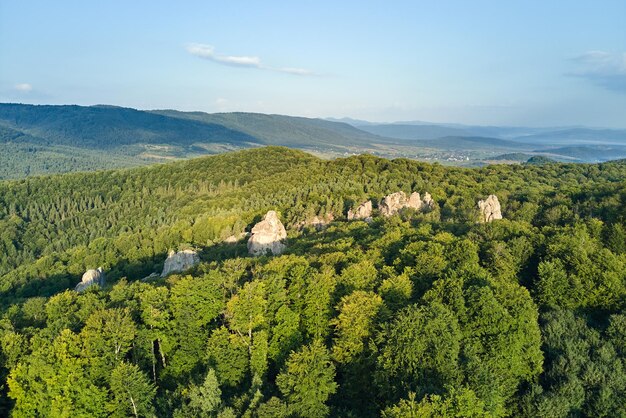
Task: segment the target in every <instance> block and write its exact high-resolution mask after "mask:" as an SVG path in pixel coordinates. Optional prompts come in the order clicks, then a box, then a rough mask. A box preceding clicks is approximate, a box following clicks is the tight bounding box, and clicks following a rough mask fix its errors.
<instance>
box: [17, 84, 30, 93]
mask: <svg viewBox="0 0 626 418" xmlns="http://www.w3.org/2000/svg"><path fill="white" fill-rule="evenodd" d="M13 88H14V89H15V90H17V91H21V92H23V93H28V92H29V91H32V90H33V86H32V85H30V84H28V83H19V84H16V85H15V86H13Z"/></svg>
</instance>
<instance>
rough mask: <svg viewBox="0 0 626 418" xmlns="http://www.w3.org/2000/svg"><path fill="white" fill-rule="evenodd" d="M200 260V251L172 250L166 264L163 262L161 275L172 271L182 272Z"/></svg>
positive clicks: (163, 275)
mask: <svg viewBox="0 0 626 418" xmlns="http://www.w3.org/2000/svg"><path fill="white" fill-rule="evenodd" d="M199 262H200V257H198V253H197V252H195V251H194V250H183V251H179V252H177V253H175V252H174V251H173V250H170V252H169V254H168V255H167V259H166V260H165V264H163V272H162V273H161V277H165V276H167V275H168V274H171V273H180V272H183V271H185V270H189V269H190V268H192V267H193V266H195V265H196V264H198V263H199Z"/></svg>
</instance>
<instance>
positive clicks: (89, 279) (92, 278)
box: [74, 267, 106, 292]
mask: <svg viewBox="0 0 626 418" xmlns="http://www.w3.org/2000/svg"><path fill="white" fill-rule="evenodd" d="M105 280H106V277H105V275H104V271H103V270H102V267H98V268H97V269H90V270H87V271H86V272H85V274H83V278H82V280H81V282H80V283H78V284H77V285H76V287H75V288H74V290H76V291H77V292H82V291H83V290H85V289H87V288H88V287H91V286H100V287H102V286H104V283H105Z"/></svg>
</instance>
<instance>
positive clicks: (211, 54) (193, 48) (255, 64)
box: [185, 44, 315, 76]
mask: <svg viewBox="0 0 626 418" xmlns="http://www.w3.org/2000/svg"><path fill="white" fill-rule="evenodd" d="M185 49H186V50H187V52H189V53H190V54H191V55H194V56H196V57H199V58H202V59H206V60H209V61H213V62H215V63H218V64H222V65H229V66H233V67H245V68H257V69H259V70H268V71H274V72H279V73H285V74H293V75H300V76H310V75H315V73H314V72H313V71H311V70H307V69H305V68H293V67H269V66H267V65H264V64H263V63H262V62H261V58H259V57H254V56H245V55H239V56H237V55H220V54H217V53H216V52H215V48H214V47H213V46H211V45H205V44H189V45H187V47H186V48H185Z"/></svg>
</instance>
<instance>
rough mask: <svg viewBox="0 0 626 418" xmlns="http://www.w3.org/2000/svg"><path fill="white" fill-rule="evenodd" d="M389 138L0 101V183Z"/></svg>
mask: <svg viewBox="0 0 626 418" xmlns="http://www.w3.org/2000/svg"><path fill="white" fill-rule="evenodd" d="M389 141H391V142H394V141H395V140H390V139H386V138H382V137H378V136H376V135H373V134H370V133H368V132H363V131H360V130H359V129H356V128H354V127H352V126H350V125H348V124H345V123H338V122H329V121H325V120H321V119H308V118H302V117H291V116H282V115H263V114H254V113H220V114H207V113H202V112H177V111H171V110H168V111H154V112H151V111H141V110H136V109H130V108H123V107H117V106H48V105H25V104H13V103H0V179H3V178H21V177H25V176H30V175H37V174H53V173H62V172H71V171H88V170H100V169H106V168H120V167H133V166H137V165H145V164H149V163H153V162H164V161H170V160H173V159H181V158H189V157H197V156H201V155H207V154H217V153H221V152H225V151H231V150H238V149H244V148H251V147H258V146H262V145H287V146H292V147H295V148H300V149H304V150H309V151H315V152H317V153H318V154H324V155H341V154H344V153H354V152H366V151H371V150H375V149H377V147H376V146H375V145H374V144H375V143H381V142H383V143H384V142H389ZM379 151H380V150H379Z"/></svg>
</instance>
